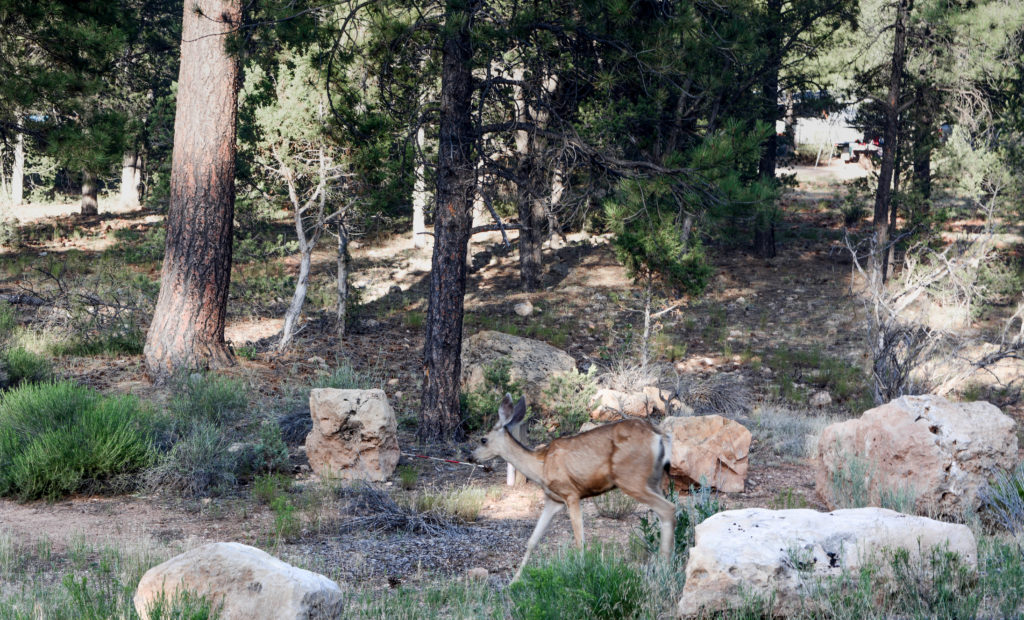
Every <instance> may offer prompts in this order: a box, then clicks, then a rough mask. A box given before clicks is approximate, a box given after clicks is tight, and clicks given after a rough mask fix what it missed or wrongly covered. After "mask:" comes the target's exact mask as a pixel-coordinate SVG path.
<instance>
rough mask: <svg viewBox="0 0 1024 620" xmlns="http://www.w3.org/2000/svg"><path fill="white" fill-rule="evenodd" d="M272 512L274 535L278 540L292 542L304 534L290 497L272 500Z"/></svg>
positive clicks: (279, 497) (278, 497) (280, 496)
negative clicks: (300, 534)
mask: <svg viewBox="0 0 1024 620" xmlns="http://www.w3.org/2000/svg"><path fill="white" fill-rule="evenodd" d="M270 510H271V512H273V513H274V534H275V535H276V536H277V539H278V540H291V539H293V538H295V537H296V536H298V535H299V533H301V532H302V522H301V521H300V520H299V517H298V515H296V514H295V513H296V508H295V504H293V503H292V502H291V500H290V499H288V497H286V496H284V495H278V496H277V497H275V498H274V499H272V500H270Z"/></svg>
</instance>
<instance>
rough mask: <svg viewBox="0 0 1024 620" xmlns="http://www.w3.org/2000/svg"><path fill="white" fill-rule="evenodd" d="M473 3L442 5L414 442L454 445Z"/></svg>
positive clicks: (470, 185) (469, 195)
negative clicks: (430, 240)
mask: <svg viewBox="0 0 1024 620" xmlns="http://www.w3.org/2000/svg"><path fill="white" fill-rule="evenodd" d="M475 8H476V3H475V2H470V3H466V2H463V1H461V0H448V2H447V3H446V6H445V24H446V29H445V30H444V32H445V33H446V34H445V39H444V42H443V45H442V60H441V65H442V68H441V106H440V108H441V114H440V139H439V143H438V171H437V193H436V194H435V198H436V201H437V202H436V206H435V208H434V253H433V258H432V260H431V267H432V268H431V272H430V298H429V304H428V307H427V320H426V334H425V338H424V345H423V366H424V368H423V371H424V381H423V398H422V399H421V409H420V427H419V433H418V434H419V437H420V439H422V440H436V439H459V438H460V437H461V435H462V430H461V415H460V411H459V381H460V375H461V371H462V318H463V301H464V297H465V294H466V244H467V242H468V241H469V234H470V228H471V222H472V210H473V197H474V196H475V194H476V171H475V170H474V164H475V153H474V144H475V140H474V135H473V121H472V116H471V98H472V94H473V75H472V72H471V71H472V67H471V63H472V56H473V47H472V41H471V36H470V31H471V24H472V19H473V13H474V11H475Z"/></svg>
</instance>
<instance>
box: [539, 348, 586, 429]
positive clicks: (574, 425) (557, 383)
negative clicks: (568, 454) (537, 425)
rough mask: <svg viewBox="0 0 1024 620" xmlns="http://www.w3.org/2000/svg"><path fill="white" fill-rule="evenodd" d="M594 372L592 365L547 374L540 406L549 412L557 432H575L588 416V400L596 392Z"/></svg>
mask: <svg viewBox="0 0 1024 620" xmlns="http://www.w3.org/2000/svg"><path fill="white" fill-rule="evenodd" d="M596 375H597V365H596V364H594V365H591V366H590V369H588V370H587V372H586V373H581V372H579V371H578V370H576V369H575V368H573V369H572V370H571V371H569V372H566V373H561V374H557V375H554V376H552V377H551V381H550V383H549V384H548V387H547V388H545V390H544V407H545V409H547V410H548V411H550V412H551V413H552V414H553V416H554V418H555V420H554V421H555V422H557V426H558V432H559V434H560V435H569V434H573V433H576V432H578V431H579V428H580V426H582V425H583V423H584V422H586V421H588V420H589V419H590V401H591V399H593V398H594V394H596V393H597V381H596Z"/></svg>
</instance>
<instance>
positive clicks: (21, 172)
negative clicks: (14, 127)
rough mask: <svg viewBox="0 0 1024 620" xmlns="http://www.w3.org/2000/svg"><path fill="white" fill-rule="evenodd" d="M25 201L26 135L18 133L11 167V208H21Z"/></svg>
mask: <svg viewBox="0 0 1024 620" xmlns="http://www.w3.org/2000/svg"><path fill="white" fill-rule="evenodd" d="M24 201H25V134H23V133H21V132H18V136H17V137H16V138H15V139H14V164H13V166H12V167H11V206H12V207H20V206H21V203H23V202H24Z"/></svg>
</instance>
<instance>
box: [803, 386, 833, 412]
mask: <svg viewBox="0 0 1024 620" xmlns="http://www.w3.org/2000/svg"><path fill="white" fill-rule="evenodd" d="M807 404H809V405H810V406H812V407H817V408H818V409H821V408H823V407H828V406H829V405H831V404H832V395H831V394H829V393H828V391H827V390H819V391H817V392H815V393H814V394H811V397H810V398H809V399H807Z"/></svg>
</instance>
